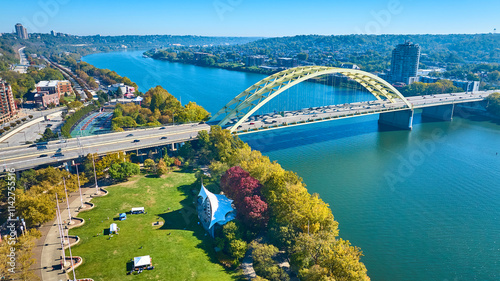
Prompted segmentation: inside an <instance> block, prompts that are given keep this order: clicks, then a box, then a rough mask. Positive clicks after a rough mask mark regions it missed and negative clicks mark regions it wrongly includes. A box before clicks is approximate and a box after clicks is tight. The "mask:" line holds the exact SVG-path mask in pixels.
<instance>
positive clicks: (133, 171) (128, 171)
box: [109, 162, 140, 181]
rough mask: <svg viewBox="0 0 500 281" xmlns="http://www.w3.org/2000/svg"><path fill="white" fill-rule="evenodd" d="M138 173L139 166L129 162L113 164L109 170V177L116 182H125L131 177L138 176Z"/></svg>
mask: <svg viewBox="0 0 500 281" xmlns="http://www.w3.org/2000/svg"><path fill="white" fill-rule="evenodd" d="M139 173H140V168H139V165H137V164H134V163H130V162H123V163H121V164H117V163H114V164H112V165H111V167H110V168H109V175H110V176H111V178H113V179H115V180H117V181H126V180H127V179H128V178H130V177H131V176H133V175H138V174H139Z"/></svg>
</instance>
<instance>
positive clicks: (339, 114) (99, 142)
mask: <svg viewBox="0 0 500 281" xmlns="http://www.w3.org/2000/svg"><path fill="white" fill-rule="evenodd" d="M488 94H490V92H476V93H455V94H440V95H429V96H416V97H409V98H408V101H409V102H410V103H411V104H412V106H413V109H416V108H424V107H429V106H439V105H446V104H455V103H466V102H476V101H481V100H483V99H484V98H485V97H487V96H488ZM398 110H408V107H407V106H406V104H405V103H404V102H403V101H402V100H396V102H395V103H391V102H389V101H386V100H381V101H379V100H376V101H367V102H356V103H350V104H340V105H330V106H322V107H313V108H306V109H302V110H296V111H285V112H284V113H283V114H266V115H256V116H251V117H250V118H249V119H248V120H246V121H245V122H244V123H242V124H241V125H240V126H239V127H238V128H237V130H236V131H237V133H238V134H245V133H251V132H258V131H260V130H262V129H277V128H282V127H285V126H294V125H302V124H307V123H309V122H322V121H329V120H335V119H342V118H350V117H354V116H360V115H370V114H379V113H384V112H391V111H398ZM235 122H236V120H233V124H234V123H235ZM228 125H229V126H231V124H228ZM202 130H206V131H208V130H210V126H209V125H207V124H185V125H177V126H166V127H161V128H152V129H143V130H134V131H128V132H119V133H110V134H104V135H97V136H89V137H82V138H74V139H69V140H64V141H51V142H49V143H48V144H46V145H31V146H30V145H23V146H17V147H10V148H0V170H3V169H5V168H15V169H27V168H32V167H36V166H39V165H44V164H51V163H58V162H62V161H66V160H70V159H75V158H77V157H79V156H83V155H87V154H88V153H98V154H100V155H102V154H106V153H111V152H117V151H133V150H137V149H142V148H149V147H156V146H163V145H168V144H173V143H182V142H184V141H188V140H192V139H194V138H196V136H197V134H198V132H199V131H202Z"/></svg>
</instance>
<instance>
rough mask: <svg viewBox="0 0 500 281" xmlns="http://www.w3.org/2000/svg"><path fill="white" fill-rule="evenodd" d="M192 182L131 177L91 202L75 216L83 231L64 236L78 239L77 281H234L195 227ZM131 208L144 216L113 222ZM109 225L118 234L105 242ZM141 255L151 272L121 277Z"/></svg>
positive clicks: (182, 176) (190, 177) (183, 177)
mask: <svg viewBox="0 0 500 281" xmlns="http://www.w3.org/2000/svg"><path fill="white" fill-rule="evenodd" d="M195 181H196V178H195V176H194V174H193V173H184V172H174V173H170V174H169V175H167V176H166V177H165V178H156V177H145V176H136V177H134V178H132V179H131V180H130V181H129V182H126V183H122V184H119V185H116V186H111V187H108V188H107V189H108V191H109V194H108V195H107V196H104V197H101V198H94V199H93V200H92V202H93V203H94V204H95V205H96V206H95V208H94V209H93V210H91V211H88V212H83V213H81V214H80V215H79V216H80V217H82V218H84V219H85V221H86V222H85V225H83V226H82V227H79V228H75V229H72V230H71V231H70V234H71V235H78V236H79V237H80V238H81V239H82V240H81V241H80V243H79V245H76V246H75V247H73V248H72V252H73V255H77V256H81V257H83V260H84V264H82V265H81V266H80V267H79V268H77V270H76V276H77V278H84V277H86V278H93V279H94V280H95V281H98V280H106V281H107V280H162V281H163V280H176V281H177V280H239V279H240V275H239V273H236V272H232V271H227V270H225V269H224V268H223V267H222V266H221V265H220V264H218V263H217V260H216V259H215V252H214V250H213V248H212V246H211V245H212V243H211V238H210V236H208V235H205V233H206V232H205V230H204V229H203V227H202V226H201V225H199V224H198V217H197V214H196V210H195V208H194V205H193V203H192V200H194V199H193V198H194V197H193V196H190V197H189V198H188V196H189V195H192V191H191V190H193V189H196V191H198V189H199V186H198V185H197V184H195ZM132 207H145V209H146V212H147V214H139V215H131V214H127V219H126V220H125V221H117V220H114V219H115V218H117V217H118V214H119V213H123V212H128V211H130V209H131V208H132ZM108 217H109V219H108ZM156 221H160V222H163V223H164V224H163V226H156V225H152V224H153V223H154V222H156ZM113 222H115V223H116V224H117V225H118V228H119V229H120V230H119V235H113V237H112V238H109V236H108V235H103V233H104V232H105V231H106V233H107V230H108V229H109V225H110V224H111V223H113ZM97 234H99V236H98V235H97ZM141 247H142V248H141ZM67 252H68V251H67ZM144 255H150V256H151V258H152V260H153V265H154V267H155V269H154V270H145V271H143V273H141V274H138V275H126V274H127V271H128V270H130V268H131V263H130V260H131V259H132V258H133V257H137V256H144ZM71 277H72V275H70V278H71Z"/></svg>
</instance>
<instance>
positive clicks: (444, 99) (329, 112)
mask: <svg viewBox="0 0 500 281" xmlns="http://www.w3.org/2000/svg"><path fill="white" fill-rule="evenodd" d="M493 92H495V91H485V92H474V93H466V92H463V93H454V94H439V95H427V96H414V97H408V98H407V100H408V101H409V102H410V103H411V104H412V106H413V109H418V108H424V107H431V106H439V105H446V104H457V103H466V102H476V101H481V100H483V99H484V98H485V97H487V96H488V95H489V94H491V93H493ZM405 109H408V107H407V105H406V104H405V103H404V102H403V101H402V100H400V99H397V100H396V102H395V103H391V102H390V101H388V100H375V101H367V102H355V103H346V104H338V105H329V106H321V107H311V108H304V109H301V110H295V111H285V112H283V114H277V113H274V114H265V115H255V116H251V117H250V118H249V119H248V120H247V121H246V122H244V123H242V124H241V125H239V126H238V127H237V128H236V130H235V132H237V133H238V134H246V133H254V132H258V131H261V130H263V129H277V128H281V127H283V126H285V125H286V126H293V125H302V124H307V123H309V122H322V121H329V120H335V119H342V118H350V117H354V116H360V115H371V114H379V113H384V112H391V111H398V110H405ZM237 121H238V120H237V119H233V120H231V122H230V123H228V124H227V125H228V126H229V127H231V126H232V125H233V124H235V123H236V122H237Z"/></svg>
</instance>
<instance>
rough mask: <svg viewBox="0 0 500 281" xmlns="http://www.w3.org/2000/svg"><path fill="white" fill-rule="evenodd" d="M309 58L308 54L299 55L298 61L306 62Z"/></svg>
mask: <svg viewBox="0 0 500 281" xmlns="http://www.w3.org/2000/svg"><path fill="white" fill-rule="evenodd" d="M308 58H309V54H308V53H298V54H297V59H299V60H302V61H306V60H307V59H308Z"/></svg>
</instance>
